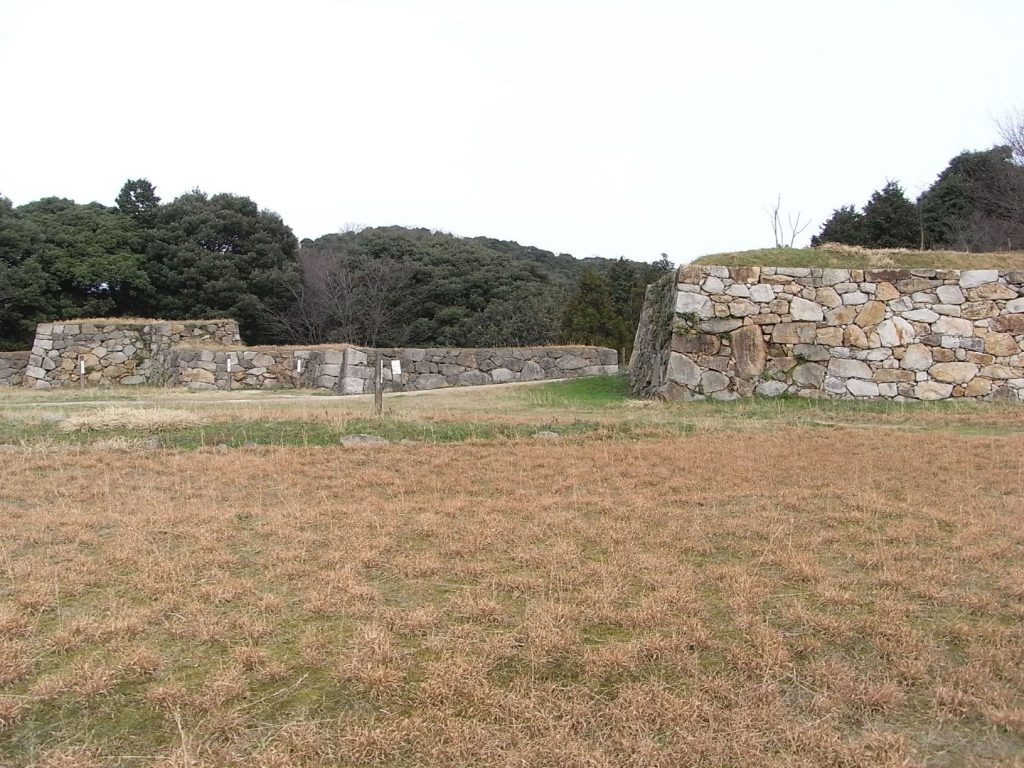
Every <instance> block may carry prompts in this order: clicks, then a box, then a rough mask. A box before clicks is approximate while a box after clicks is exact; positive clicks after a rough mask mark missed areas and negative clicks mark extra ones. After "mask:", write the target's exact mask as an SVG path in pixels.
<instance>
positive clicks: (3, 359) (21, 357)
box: [0, 352, 29, 387]
mask: <svg viewBox="0 0 1024 768" xmlns="http://www.w3.org/2000/svg"><path fill="white" fill-rule="evenodd" d="M28 357H29V353H28V352H0V387H17V386H19V385H20V384H21V382H22V380H23V379H24V377H25V369H26V368H27V367H28Z"/></svg>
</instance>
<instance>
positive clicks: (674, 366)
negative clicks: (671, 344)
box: [665, 352, 701, 387]
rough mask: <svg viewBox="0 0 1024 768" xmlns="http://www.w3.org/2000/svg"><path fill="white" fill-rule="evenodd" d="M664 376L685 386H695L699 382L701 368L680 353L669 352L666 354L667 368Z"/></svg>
mask: <svg viewBox="0 0 1024 768" xmlns="http://www.w3.org/2000/svg"><path fill="white" fill-rule="evenodd" d="M665 376H666V378H667V379H668V380H669V381H673V382H675V383H676V384H682V385H683V386H686V387H696V386H697V385H698V384H700V376H701V369H700V366H698V365H697V364H696V363H695V362H693V360H691V359H690V358H688V357H686V356H685V355H681V354H679V353H678V352H671V353H669V356H668V369H667V370H666V372H665Z"/></svg>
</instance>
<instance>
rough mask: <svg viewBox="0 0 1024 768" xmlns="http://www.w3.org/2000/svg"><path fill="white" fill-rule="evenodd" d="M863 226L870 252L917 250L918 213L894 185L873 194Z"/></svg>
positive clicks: (897, 185) (865, 213)
mask: <svg viewBox="0 0 1024 768" xmlns="http://www.w3.org/2000/svg"><path fill="white" fill-rule="evenodd" d="M862 224H863V230H862V231H863V245H866V246H868V247H869V248H914V247H915V246H917V244H918V241H919V224H918V217H917V210H916V209H915V208H914V204H913V203H911V202H910V201H909V200H907V197H906V195H904V194H903V188H902V187H901V186H900V185H899V183H898V182H895V181H890V182H887V183H886V185H885V186H884V187H882V189H880V190H878V191H876V192H873V193H872V194H871V199H870V200H868V203H867V205H865V206H864V219H863V222H862Z"/></svg>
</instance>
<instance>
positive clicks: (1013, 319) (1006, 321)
mask: <svg viewBox="0 0 1024 768" xmlns="http://www.w3.org/2000/svg"><path fill="white" fill-rule="evenodd" d="M989 328H991V329H992V330H993V331H995V332H996V333H1013V334H1022V333H1024V313H1022V314H1013V315H1001V316H1000V317H993V318H992V321H991V322H990V323H989Z"/></svg>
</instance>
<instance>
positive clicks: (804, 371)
mask: <svg viewBox="0 0 1024 768" xmlns="http://www.w3.org/2000/svg"><path fill="white" fill-rule="evenodd" d="M792 377H793V381H794V382H796V383H797V384H801V385H803V386H807V387H820V386H821V382H822V381H823V380H824V379H825V366H823V365H819V364H818V363H803V364H802V365H798V366H797V367H796V368H794V369H793V373H792Z"/></svg>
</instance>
